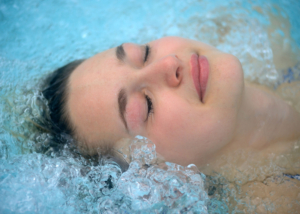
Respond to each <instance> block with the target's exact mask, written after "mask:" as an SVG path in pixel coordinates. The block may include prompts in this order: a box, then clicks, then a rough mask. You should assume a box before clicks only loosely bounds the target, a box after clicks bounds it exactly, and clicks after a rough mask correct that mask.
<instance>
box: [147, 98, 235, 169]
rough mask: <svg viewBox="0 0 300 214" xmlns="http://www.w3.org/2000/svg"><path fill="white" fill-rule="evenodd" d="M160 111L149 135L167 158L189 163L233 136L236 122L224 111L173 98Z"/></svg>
mask: <svg viewBox="0 0 300 214" xmlns="http://www.w3.org/2000/svg"><path fill="white" fill-rule="evenodd" d="M173 104H174V105H172V107H167V106H166V107H165V108H164V111H163V110H162V109H160V110H161V111H159V112H156V113H157V115H156V120H155V126H153V128H152V130H151V133H150V135H149V139H151V140H152V141H153V142H154V143H155V144H156V146H157V151H158V152H159V153H160V154H162V155H163V156H164V157H165V158H166V160H169V161H174V162H178V163H184V164H188V162H189V163H191V162H194V161H195V159H196V158H197V157H199V156H206V155H208V154H213V153H214V152H216V151H218V150H219V149H220V148H222V147H223V146H224V145H225V144H226V143H228V142H229V141H230V140H231V139H232V135H233V130H234V128H233V127H234V123H233V121H232V120H231V119H230V117H227V116H226V114H224V112H222V111H218V110H216V109H207V108H205V107H203V106H201V107H200V109H199V108H197V107H195V106H188V105H187V104H180V103H179V102H177V103H176V102H173Z"/></svg>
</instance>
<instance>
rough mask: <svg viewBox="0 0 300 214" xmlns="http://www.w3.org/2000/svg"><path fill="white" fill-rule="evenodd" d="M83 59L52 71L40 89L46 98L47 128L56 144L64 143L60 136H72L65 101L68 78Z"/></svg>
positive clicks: (45, 115) (64, 140)
mask: <svg viewBox="0 0 300 214" xmlns="http://www.w3.org/2000/svg"><path fill="white" fill-rule="evenodd" d="M83 61H84V60H83V59H81V60H75V61H73V62H70V63H68V64H67V65H65V66H63V67H60V68H58V69H57V70H55V71H54V72H52V73H51V74H50V75H49V76H48V77H47V78H46V80H45V82H44V87H43V90H42V94H43V96H44V97H45V98H46V100H47V105H48V112H46V113H45V114H44V119H45V120H46V123H47V128H48V130H49V131H50V133H51V134H52V135H53V137H54V141H56V142H57V143H58V144H64V143H65V142H66V139H63V137H62V136H66V135H69V136H74V134H75V127H74V126H73V125H72V124H71V122H70V119H69V115H68V110H67V109H66V102H67V97H68V86H69V78H70V76H71V73H72V72H73V71H74V70H75V69H76V68H77V67H78V66H79V65H80V64H81V63H82V62H83Z"/></svg>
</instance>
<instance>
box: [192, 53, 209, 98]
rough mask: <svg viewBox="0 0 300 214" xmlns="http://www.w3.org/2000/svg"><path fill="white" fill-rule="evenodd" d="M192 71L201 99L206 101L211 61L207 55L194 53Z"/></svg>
mask: <svg viewBox="0 0 300 214" xmlns="http://www.w3.org/2000/svg"><path fill="white" fill-rule="evenodd" d="M190 63H191V73H192V78H193V82H194V85H195V88H196V91H197V93H198V96H199V99H200V101H201V102H202V103H204V97H205V92H206V86H207V81H208V76H209V63H208V60H207V58H206V57H205V56H203V55H200V56H199V55H197V54H192V56H191V61H190Z"/></svg>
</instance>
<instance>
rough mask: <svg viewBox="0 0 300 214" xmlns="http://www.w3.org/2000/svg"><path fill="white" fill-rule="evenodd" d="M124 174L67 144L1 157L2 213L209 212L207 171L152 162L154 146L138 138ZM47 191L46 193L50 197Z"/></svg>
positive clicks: (133, 145)
mask: <svg viewBox="0 0 300 214" xmlns="http://www.w3.org/2000/svg"><path fill="white" fill-rule="evenodd" d="M130 150H131V156H132V161H131V163H130V165H129V168H128V170H127V171H126V172H124V173H123V174H122V171H121V169H120V167H119V165H118V164H117V163H116V162H114V161H112V160H110V159H104V160H101V161H99V164H98V165H91V164H89V163H88V162H87V161H86V160H85V159H84V158H81V157H80V156H79V157H75V156H74V155H73V154H72V153H71V152H70V150H68V146H65V148H64V151H63V153H62V155H60V156H54V157H49V156H46V155H43V154H38V153H32V154H28V155H23V156H17V157H15V158H13V159H10V160H1V164H0V171H1V172H3V173H2V174H1V177H0V195H2V196H5V197H3V198H2V199H1V200H2V202H1V205H0V211H1V212H3V213H13V212H18V213H21V212H34V213H93V212H96V213H99V212H100V213H167V212H170V213H181V212H187V213H189V212H190V213H208V208H207V203H208V201H209V200H208V195H207V193H206V191H205V185H204V182H205V175H204V174H202V173H200V172H199V171H198V169H197V167H196V166H195V165H193V164H191V165H189V166H187V167H183V166H180V165H177V164H174V163H169V162H166V163H161V164H154V162H155V161H156V160H155V159H156V152H155V145H154V144H153V143H152V142H150V141H148V140H147V139H145V138H141V137H139V138H136V139H135V140H134V141H133V142H132V144H131V146H130ZM49 196H50V197H49Z"/></svg>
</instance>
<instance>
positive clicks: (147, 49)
mask: <svg viewBox="0 0 300 214" xmlns="http://www.w3.org/2000/svg"><path fill="white" fill-rule="evenodd" d="M150 50H151V49H150V46H149V45H146V46H145V57H144V63H145V62H147V60H148V57H149V54H150Z"/></svg>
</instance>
